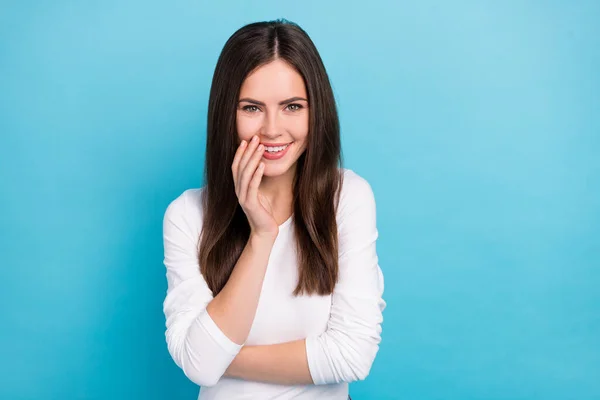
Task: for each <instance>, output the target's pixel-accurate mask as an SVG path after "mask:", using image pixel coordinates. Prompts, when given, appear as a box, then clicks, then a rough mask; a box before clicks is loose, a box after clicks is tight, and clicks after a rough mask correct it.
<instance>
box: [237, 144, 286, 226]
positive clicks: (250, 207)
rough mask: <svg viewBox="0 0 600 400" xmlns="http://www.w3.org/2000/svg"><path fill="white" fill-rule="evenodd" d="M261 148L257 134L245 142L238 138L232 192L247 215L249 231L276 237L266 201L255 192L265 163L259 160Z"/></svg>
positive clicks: (273, 220) (269, 207) (273, 219)
mask: <svg viewBox="0 0 600 400" xmlns="http://www.w3.org/2000/svg"><path fill="white" fill-rule="evenodd" d="M264 151H265V149H264V146H263V145H262V144H259V141H258V137H257V136H253V137H252V140H251V141H250V143H249V144H248V143H247V142H246V141H245V140H242V142H241V143H240V146H239V147H238V149H237V151H236V152H235V157H234V159H233V164H232V165H231V171H232V173H233V182H234V184H235V194H236V195H237V198H238V201H239V203H240V205H241V206H242V209H243V210H244V213H245V214H246V217H247V218H248V222H249V223H250V229H251V231H252V234H254V235H257V236H269V237H271V236H273V235H274V236H277V234H278V233H279V226H278V225H277V222H276V221H275V218H274V217H273V210H272V208H271V205H270V204H269V201H268V200H267V199H266V198H265V197H264V196H263V195H262V194H261V193H260V191H259V185H260V181H261V180H262V177H263V172H264V169H265V164H264V163H263V162H261V161H260V159H261V158H262V155H263V154H264Z"/></svg>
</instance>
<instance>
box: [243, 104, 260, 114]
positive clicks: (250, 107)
mask: <svg viewBox="0 0 600 400" xmlns="http://www.w3.org/2000/svg"><path fill="white" fill-rule="evenodd" d="M242 110H244V111H247V112H249V113H253V112H257V111H260V109H259V108H258V107H257V106H253V105H250V106H244V107H242Z"/></svg>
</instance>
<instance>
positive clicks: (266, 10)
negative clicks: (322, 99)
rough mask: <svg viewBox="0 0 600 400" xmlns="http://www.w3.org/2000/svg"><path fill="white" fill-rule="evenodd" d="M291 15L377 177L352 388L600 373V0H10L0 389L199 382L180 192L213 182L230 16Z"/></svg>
mask: <svg viewBox="0 0 600 400" xmlns="http://www.w3.org/2000/svg"><path fill="white" fill-rule="evenodd" d="M281 17H283V18H287V19H289V20H292V21H294V22H297V23H299V24H300V25H301V26H302V27H303V28H304V29H305V30H306V31H307V32H308V34H309V35H310V36H311V37H312V39H313V40H314V42H315V43H316V45H317V47H318V49H319V51H320V52H321V55H322V57H323V60H324V62H325V65H326V68H327V69H328V72H329V74H330V78H331V81H332V84H333V88H334V91H335V95H336V97H337V100H338V104H339V113H340V118H341V126H342V140H343V152H344V160H345V167H347V168H350V169H353V170H354V171H355V172H357V173H358V174H360V175H361V176H363V177H364V178H366V179H367V180H368V181H369V183H371V186H372V187H373V190H374V192H375V196H376V201H377V212H378V229H379V235H380V236H379V241H378V254H379V261H380V265H381V268H382V270H383V272H384V276H385V284H386V286H385V293H384V299H385V300H386V301H387V304H388V306H387V309H386V310H385V312H384V325H383V341H382V343H381V348H380V352H379V355H378V357H377V359H376V361H375V364H374V366H373V368H372V370H371V375H370V376H369V377H368V378H367V380H366V381H364V382H358V383H353V384H351V389H350V392H351V395H352V397H353V399H355V400H364V399H374V400H383V399H420V400H434V399H444V400H459V399H460V400H467V399H477V400H493V399H510V400H517V399H528V400H531V399H545V400H552V399H557V400H558V399H577V400H592V399H598V398H600V379H598V377H600V290H599V286H600V156H599V153H600V116H599V110H600V95H599V93H600V79H599V71H600V24H599V22H598V21H600V3H599V2H597V1H566V0H565V1H525V0H523V1H502V2H500V1H497V2H491V1H468V0H455V1H430V0H426V1H418V2H416V1H414V2H411V1H367V2H348V1H343V2H342V1H330V2H326V1H316V0H307V1H300V2H298V1H296V2H280V1H260V2H241V1H239V2H237V1H236V2H232V1H224V2H216V1H213V2H208V1H141V0H128V1H115V0H110V1H85V2H84V1H80V2H75V1H64V0H55V1H51V2H50V1H2V3H1V7H0V183H1V185H0V188H1V190H2V192H1V194H2V195H1V197H0V222H1V229H0V256H1V260H2V266H1V268H0V282H1V283H2V290H1V291H0V321H1V322H0V324H1V329H0V346H1V351H0V354H1V356H0V398H2V399H7V400H9V399H111V400H121V399H122V400H125V399H128V400H129V399H144V400H154V399H180V400H186V399H195V398H196V395H197V390H198V388H197V387H196V386H195V385H194V384H192V383H190V382H189V381H188V380H187V378H185V376H184V375H183V373H182V372H181V371H180V370H179V369H178V368H177V367H176V365H175V364H174V362H173V361H172V360H171V358H170V356H169V355H168V352H167V347H166V343H165V339H164V316H163V314H162V301H163V299H164V295H165V291H166V279H165V275H164V273H165V270H164V266H163V264H162V256H163V254H162V251H163V249H162V236H161V235H162V230H161V229H162V217H163V213H164V211H165V208H166V206H167V205H168V203H169V202H170V201H171V200H173V199H174V198H175V197H177V196H178V195H179V194H180V193H181V192H182V191H183V190H185V189H187V188H191V187H199V186H200V185H201V184H202V182H201V179H202V168H203V164H204V146H205V128H206V111H207V102H208V94H209V88H210V81H211V77H212V73H213V69H214V66H215V64H216V61H217V57H218V55H219V52H220V51H221V48H222V47H223V45H224V43H225V41H226V40H227V38H228V37H229V36H230V35H231V34H232V33H233V32H234V31H235V30H236V29H238V28H239V27H241V26H242V25H244V24H246V23H249V22H254V21H258V20H270V19H275V18H281Z"/></svg>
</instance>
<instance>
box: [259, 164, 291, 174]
mask: <svg viewBox="0 0 600 400" xmlns="http://www.w3.org/2000/svg"><path fill="white" fill-rule="evenodd" d="M289 169H290V166H289V165H275V164H274V165H269V164H266V163H265V171H264V172H263V177H265V176H267V177H269V178H273V177H276V176H280V175H283V174H285V173H286V172H287V171H289Z"/></svg>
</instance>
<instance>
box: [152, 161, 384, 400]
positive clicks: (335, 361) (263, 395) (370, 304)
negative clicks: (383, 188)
mask: <svg viewBox="0 0 600 400" xmlns="http://www.w3.org/2000/svg"><path fill="white" fill-rule="evenodd" d="M202 193H203V188H200V189H188V190H186V191H185V192H183V193H182V194H181V195H180V196H179V197H177V198H176V199H175V200H173V201H172V202H171V204H170V205H169V207H168V208H167V210H166V212H165V216H164V226H163V235H164V264H165V266H166V277H167V283H168V288H167V294H166V298H165V300H164V308H163V311H164V313H165V317H166V333H165V336H166V341H167V347H168V350H169V353H170V354H171V357H172V358H173V360H174V361H175V363H176V364H177V365H178V366H179V367H180V368H181V369H182V370H183V372H184V373H185V375H186V376H187V377H188V378H189V379H190V380H192V381H193V382H195V383H196V384H198V385H200V386H201V388H200V393H199V396H198V399H199V400H212V399H215V400H221V399H226V400H236V399H261V400H264V399H281V400H284V399H292V398H294V399H311V400H312V399H332V400H346V399H347V397H348V383H349V382H352V381H356V380H362V379H365V378H366V377H367V375H368V374H369V371H370V369H371V365H372V363H373V360H374V359H375V356H376V354H377V351H378V349H379V343H380V341H381V336H380V335H381V323H382V322H383V317H382V311H383V310H384V308H385V307H386V303H385V301H384V300H383V299H382V297H381V296H382V294H383V274H382V272H381V269H380V268H379V264H378V257H377V253H376V249H375V242H376V239H377V237H378V231H377V228H376V218H375V198H374V195H373V191H372V189H371V187H370V185H369V183H368V182H367V181H366V180H365V179H364V178H362V177H360V176H359V175H358V174H356V173H355V172H353V171H352V170H349V169H344V184H343V186H342V191H341V197H340V205H339V207H338V210H337V215H336V220H337V224H338V238H339V244H338V245H339V278H338V282H337V284H336V286H335V288H334V292H333V294H331V295H327V296H320V295H311V296H307V295H302V296H298V297H294V296H293V295H292V292H293V291H294V289H295V287H296V284H297V281H298V266H297V262H296V250H295V242H294V232H293V229H292V228H293V225H292V224H293V218H292V217H290V219H288V220H287V221H286V222H284V223H283V224H282V225H281V226H280V227H279V235H278V236H277V239H276V241H275V243H274V245H273V249H272V251H271V254H270V257H269V261H268V265H267V270H266V274H265V278H264V282H263V286H262V290H261V293H260V299H259V302H258V308H257V310H256V316H255V318H254V321H253V324H252V328H251V330H250V333H249V336H248V339H247V341H246V343H245V344H247V345H267V344H275V343H283V342H289V341H294V340H298V339H306V355H307V358H308V365H309V370H310V374H311V376H312V379H313V382H314V385H294V386H289V385H276V384H269V383H262V382H254V381H246V380H240V379H232V378H227V377H223V374H224V373H225V370H226V369H227V368H228V366H229V365H230V363H231V362H232V361H233V359H234V358H235V356H236V355H237V353H238V352H239V351H240V349H241V347H242V346H241V345H238V344H237V343H235V342H233V341H231V340H230V339H229V338H228V337H227V336H226V335H225V334H224V333H223V332H222V331H221V330H220V329H219V327H218V326H217V325H216V324H215V322H214V321H213V320H212V318H211V317H210V315H209V314H208V312H207V311H206V306H207V305H208V303H209V302H210V301H211V300H212V298H213V296H212V292H211V290H210V289H209V288H208V285H207V284H206V281H205V280H204V278H203V277H202V275H201V274H200V268H199V265H198V261H197V243H198V237H199V235H200V232H201V229H202V206H201V205H202V203H201V196H202Z"/></svg>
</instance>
